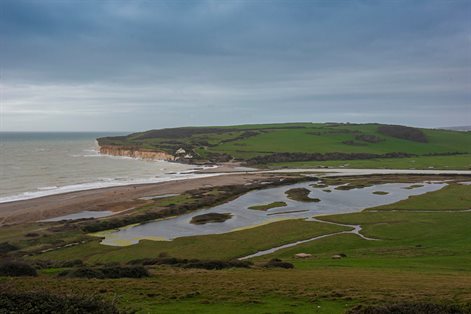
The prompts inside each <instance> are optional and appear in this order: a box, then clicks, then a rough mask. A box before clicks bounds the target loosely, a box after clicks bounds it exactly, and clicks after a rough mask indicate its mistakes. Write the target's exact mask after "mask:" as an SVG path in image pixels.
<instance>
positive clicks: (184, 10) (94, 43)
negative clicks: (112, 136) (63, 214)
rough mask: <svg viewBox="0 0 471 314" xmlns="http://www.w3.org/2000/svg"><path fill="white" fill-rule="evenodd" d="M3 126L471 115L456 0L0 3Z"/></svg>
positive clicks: (420, 119)
mask: <svg viewBox="0 0 471 314" xmlns="http://www.w3.org/2000/svg"><path fill="white" fill-rule="evenodd" d="M0 9H1V18H0V35H1V49H0V61H1V70H2V79H1V85H2V94H3V96H2V128H3V129H17V130H21V129H23V130H27V129H38V130H39V129H41V130H59V129H75V130H86V129H95V130H97V129H101V130H105V129H108V130H119V129H128V130H136V129H147V128H156V127H169V126H178V125H189V124H193V125H196V124H197V125H203V124H207V125H210V124H219V125H220V124H235V123H254V122H270V121H274V122H282V121H326V120H328V121H353V122H362V121H373V122H392V123H404V124H413V125H423V126H443V125H459V124H469V123H470V114H471V113H470V110H471V109H470V106H471V92H470V87H471V46H470V45H471V24H470V22H469V21H470V15H471V4H470V2H469V1H381V2H378V1H261V0H260V1H229V0H226V1H224V0H221V1H216V0H215V1H124V0H115V1H18V0H16V1H7V0H3V1H1V2H0Z"/></svg>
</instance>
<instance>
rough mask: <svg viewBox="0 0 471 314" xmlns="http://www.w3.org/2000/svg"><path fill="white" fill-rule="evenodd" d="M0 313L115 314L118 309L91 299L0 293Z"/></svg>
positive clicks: (29, 293)
mask: <svg viewBox="0 0 471 314" xmlns="http://www.w3.org/2000/svg"><path fill="white" fill-rule="evenodd" d="M0 309H1V310H0V312H1V313H23V314H43V313H57V314H59V313H70V314H72V313H74V314H75V313H92V314H117V313H119V311H118V309H117V308H116V307H115V306H114V305H112V304H110V303H107V302H104V301H101V300H99V299H96V298H93V297H82V298H80V297H71V298H70V297H63V296H55V295H51V294H44V293H34V292H28V293H12V292H4V291H0Z"/></svg>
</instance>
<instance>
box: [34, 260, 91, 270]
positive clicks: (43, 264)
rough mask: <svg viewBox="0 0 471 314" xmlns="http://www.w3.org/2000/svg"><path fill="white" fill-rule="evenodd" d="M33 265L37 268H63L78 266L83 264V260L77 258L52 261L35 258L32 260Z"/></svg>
mask: <svg viewBox="0 0 471 314" xmlns="http://www.w3.org/2000/svg"><path fill="white" fill-rule="evenodd" d="M32 264H33V266H34V267H35V268H38V269H43V268H63V267H80V266H83V261H82V260H79V259H74V260H68V261H53V260H35V261H33V262H32Z"/></svg>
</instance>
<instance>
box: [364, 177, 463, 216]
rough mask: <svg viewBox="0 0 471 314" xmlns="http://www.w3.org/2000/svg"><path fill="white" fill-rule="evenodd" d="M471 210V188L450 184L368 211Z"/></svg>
mask: <svg viewBox="0 0 471 314" xmlns="http://www.w3.org/2000/svg"><path fill="white" fill-rule="evenodd" d="M468 209H471V186H470V185H462V184H457V183H453V184H449V185H447V186H445V187H444V188H443V189H441V190H438V191H434V192H429V193H426V194H421V195H413V196H410V197H409V198H408V199H406V200H402V201H399V202H397V203H394V204H388V205H382V206H378V207H373V208H369V209H367V210H381V211H386V210H425V211H430V210H468Z"/></svg>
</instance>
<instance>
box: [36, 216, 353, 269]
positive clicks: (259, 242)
mask: <svg viewBox="0 0 471 314" xmlns="http://www.w3.org/2000/svg"><path fill="white" fill-rule="evenodd" d="M273 221H274V222H273V223H270V224H266V225H262V226H258V227H256V228H251V229H245V230H240V231H234V232H230V233H225V234H216V235H206V236H194V237H182V238H177V239H175V240H173V241H148V240H143V241H140V243H139V244H136V245H131V246H126V247H112V246H104V245H101V244H99V241H96V240H95V241H91V242H88V243H85V244H83V245H80V246H75V247H69V248H63V249H59V250H57V251H52V252H48V253H44V254H41V255H38V256H36V257H35V258H38V259H52V260H70V259H75V258H80V259H83V260H85V261H87V262H125V261H129V260H131V259H138V258H145V257H157V256H158V255H159V254H160V253H164V252H165V253H168V254H169V255H170V256H174V257H179V258H198V259H233V258H237V257H240V256H245V255H249V254H252V253H255V252H257V251H259V250H264V249H268V248H271V247H273V246H279V245H282V244H286V243H290V242H293V241H297V240H299V239H309V238H312V237H315V236H319V235H322V234H328V233H334V232H338V231H342V230H348V229H349V228H345V227H340V226H335V225H330V224H324V223H318V222H309V221H303V220H283V221H277V222H276V220H273Z"/></svg>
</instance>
